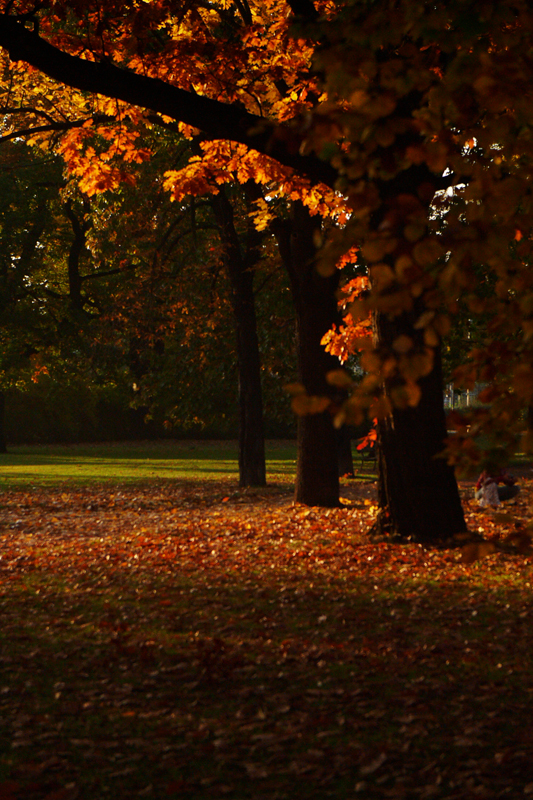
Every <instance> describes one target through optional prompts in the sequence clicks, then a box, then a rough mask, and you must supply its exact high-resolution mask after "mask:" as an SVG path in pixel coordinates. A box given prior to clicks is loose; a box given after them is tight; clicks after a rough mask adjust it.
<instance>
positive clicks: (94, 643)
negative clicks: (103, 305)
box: [0, 481, 533, 800]
mask: <svg viewBox="0 0 533 800" xmlns="http://www.w3.org/2000/svg"><path fill="white" fill-rule="evenodd" d="M523 487H524V488H523V492H522V494H521V496H520V502H519V503H516V504H515V505H514V506H510V507H508V508H506V509H505V515H502V513H501V512H500V511H498V512H492V511H490V510H489V511H483V512H480V511H479V510H478V509H477V507H476V506H475V504H474V502H473V500H472V497H471V494H472V491H471V487H468V486H464V487H463V490H464V494H465V497H464V503H465V511H466V514H467V518H468V521H469V526H470V529H471V530H473V531H475V532H477V533H478V534H479V536H480V541H479V542H474V543H472V542H470V543H467V544H463V545H462V546H461V547H457V548H454V549H447V550H437V549H434V550H431V549H424V548H423V547H421V546H419V545H415V544H404V545H398V544H390V543H386V542H381V543H372V542H370V541H369V539H368V538H367V536H366V532H367V531H368V529H369V527H370V525H371V523H372V521H373V519H374V516H375V512H376V507H375V495H374V489H373V487H372V486H370V485H366V486H357V487H356V486H354V485H353V484H351V485H346V486H344V487H343V495H345V497H344V507H343V508H341V509H329V510H327V509H318V508H308V507H304V506H299V505H295V504H293V503H292V502H291V498H290V496H289V494H288V491H287V488H286V487H281V486H278V487H273V488H269V489H265V490H248V491H247V492H239V491H238V490H237V489H236V487H235V485H234V484H231V483H230V482H226V483H224V482H221V483H219V484H210V485H208V486H207V485H205V484H201V483H192V482H179V483H178V482H172V483H171V482H168V483H164V482H160V483H153V484H143V485H140V486H138V487H132V486H131V485H130V486H127V487H114V488H109V486H107V487H106V488H100V489H98V488H94V489H89V488H86V489H83V488H77V489H72V488H68V487H65V488H62V489H57V490H46V491H45V490H43V489H41V488H38V487H35V488H33V489H26V490H18V491H6V492H4V493H3V494H2V495H1V496H0V512H1V523H0V614H1V619H2V626H1V631H0V723H1V724H0V798H1V800H21V799H22V798H29V800H41V799H43V800H44V798H47V800H74V799H75V798H87V800H92V798H96V797H98V798H100V797H104V798H105V797H110V796H113V797H115V798H119V799H120V800H121V799H122V798H124V800H125V799H126V798H131V797H149V798H150V797H151V798H168V797H170V798H171V797H180V798H182V797H190V798H200V799H201V798H211V797H220V796H228V797H235V798H259V797H260V798H271V799H272V800H274V798H278V799H279V800H281V799H282V798H287V800H288V799H289V798H294V797H298V798H300V797H301V798H316V799H317V800H318V798H328V797H331V798H353V797H365V798H418V797H420V798H426V797H427V798H430V797H431V798H433V797H435V798H450V800H451V799H452V798H477V797H480V798H493V797H511V798H512V797H523V796H524V795H525V796H527V795H528V794H531V786H533V759H532V758H531V755H532V747H533V734H532V733H531V726H530V706H531V692H532V691H533V690H532V689H531V686H532V685H533V684H532V680H531V679H532V677H533V675H532V656H531V653H532V652H533V647H532V644H533V642H532V640H531V633H530V630H531V619H532V615H533V604H532V595H531V583H532V578H533V574H532V566H533V562H532V559H531V555H530V552H529V546H526V544H527V543H525V539H524V540H522V539H520V536H519V537H518V538H519V540H520V541H519V542H518V545H517V544H516V534H517V533H518V534H520V535H522V534H523V535H524V536H525V537H526V538H527V536H528V530H529V528H528V526H529V524H530V517H531V511H530V508H529V505H530V502H529V494H530V484H529V483H528V482H527V481H524V482H523ZM513 536H514V537H515V538H514V539H513ZM481 537H482V538H481ZM471 544H475V545H476V547H478V546H481V545H484V546H485V547H486V546H487V545H489V544H490V545H491V547H488V549H486V552H480V551H479V550H478V551H477V552H476V553H475V554H474V557H472V554H470V555H468V551H467V552H466V555H465V548H468V547H469V546H470V545H471ZM481 556H484V557H483V558H481Z"/></svg>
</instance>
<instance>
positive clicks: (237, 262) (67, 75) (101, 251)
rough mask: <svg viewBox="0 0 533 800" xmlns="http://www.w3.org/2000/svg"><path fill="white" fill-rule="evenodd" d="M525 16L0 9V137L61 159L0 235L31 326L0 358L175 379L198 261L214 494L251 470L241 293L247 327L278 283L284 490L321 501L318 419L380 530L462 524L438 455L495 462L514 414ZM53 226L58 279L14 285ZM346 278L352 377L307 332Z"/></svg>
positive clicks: (526, 341) (14, 307)
mask: <svg viewBox="0 0 533 800" xmlns="http://www.w3.org/2000/svg"><path fill="white" fill-rule="evenodd" d="M532 31H533V14H532V11H531V10H530V7H529V4H528V3H527V2H525V0H510V2H508V3H506V4H505V5H504V4H494V3H489V2H487V1H486V0H485V1H484V0H482V1H481V2H478V1H477V0H476V2H474V1H473V0H452V1H451V2H446V3H444V2H432V3H426V2H412V0H368V1H363V0H345V2H340V0H339V2H333V1H332V2H329V0H319V1H318V0H317V2H312V0H287V1H286V0H258V2H248V0H234V2H226V1H225V0H220V2H219V1H218V0H214V1H213V2H209V3H204V2H194V1H193V2H191V3H188V2H177V1H176V0H153V1H152V2H145V1H144V0H129V1H128V2H126V3H122V2H121V3H116V2H114V0H88V1H87V2H85V1H84V2H80V1H79V0H62V1H61V2H59V1H58V2H54V0H43V1H42V2H35V3H32V2H26V1H25V0H9V1H8V2H5V3H4V4H3V7H2V13H0V47H1V48H2V85H1V92H2V99H1V103H2V112H3V117H2V119H3V132H2V136H1V137H0V144H1V147H4V148H5V147H6V145H7V144H11V145H13V150H12V151H4V152H8V153H9V152H13V153H14V152H15V151H17V152H18V149H19V147H20V143H21V142H22V141H24V142H26V143H27V145H28V146H31V147H33V148H37V150H39V151H40V152H41V154H45V155H46V158H44V157H43V156H41V157H42V158H43V161H46V160H47V159H49V166H48V167H47V169H50V170H51V171H52V172H53V171H54V170H55V171H56V172H60V170H59V167H58V166H57V165H58V161H57V159H58V158H61V159H62V161H63V162H64V165H65V166H64V171H63V172H62V173H61V174H60V175H59V176H58V175H55V176H54V177H51V178H50V179H48V178H47V179H46V180H44V181H42V182H40V183H39V185H38V186H37V185H36V186H35V187H34V191H33V194H32V195H31V196H32V213H31V214H30V215H29V217H28V220H26V222H25V223H24V224H19V223H17V224H18V229H17V230H14V233H13V237H14V238H13V242H14V243H15V242H16V241H17V240H20V241H18V245H17V246H18V248H19V249H18V250H17V254H16V256H15V257H11V259H10V260H9V259H8V260H7V261H6V262H5V266H4V268H3V276H4V277H3V280H4V288H3V290H2V292H3V298H2V303H3V313H4V316H5V318H6V320H7V321H9V320H11V319H12V324H13V325H14V326H15V328H16V329H17V330H18V331H21V330H22V327H21V322H20V321H18V320H19V317H20V319H21V318H22V316H23V315H28V319H31V320H32V321H31V323H30V322H28V323H27V324H26V323H24V326H25V330H30V328H29V326H30V324H31V326H33V327H32V328H31V335H29V334H28V335H26V334H25V335H24V336H20V335H19V334H17V335H15V336H12V337H9V342H10V343H9V346H8V345H7V344H6V346H5V347H3V348H2V359H3V360H4V359H5V361H6V367H5V369H4V368H3V370H4V372H5V373H6V374H7V372H9V370H11V369H15V368H16V365H17V364H18V363H19V360H20V359H24V358H31V357H33V358H34V361H36V354H37V353H38V352H40V350H41V349H42V346H43V345H42V343H43V342H45V341H46V342H48V343H49V344H48V346H49V347H52V346H53V347H55V348H56V350H57V356H58V359H61V363H62V364H65V365H67V367H68V364H69V363H71V362H72V361H73V360H74V361H79V360H80V358H81V356H80V354H81V353H82V352H84V349H85V348H88V347H89V348H93V349H95V350H97V351H98V358H96V357H92V358H89V359H88V361H87V363H91V364H92V367H91V368H92V369H99V370H101V373H102V375H105V374H106V371H108V370H109V369H110V368H111V366H110V365H111V364H116V363H118V362H117V359H114V358H113V348H116V347H123V348H125V352H126V351H127V355H128V358H129V369H130V370H131V372H132V374H135V371H137V373H138V376H139V379H138V381H137V382H136V383H138V384H139V385H144V386H146V385H148V383H149V382H150V381H156V382H158V381H163V382H167V385H170V384H172V383H173V384H174V385H175V383H176V376H175V375H174V376H173V375H172V371H173V366H172V365H173V364H174V369H176V366H177V364H178V359H177V357H176V355H175V353H173V350H172V344H171V342H170V341H169V339H171V338H172V337H169V336H168V333H169V331H171V330H172V329H173V328H175V326H182V328H183V330H186V331H189V332H190V331H192V330H193V329H198V330H202V329H203V328H205V324H206V318H205V314H204V308H205V301H204V300H202V298H203V297H205V293H209V286H210V285H212V284H210V277H211V276H212V274H213V270H214V271H216V269H217V268H218V267H217V265H218V266H220V265H223V267H224V270H225V275H226V281H227V284H226V286H227V294H226V299H225V302H227V304H228V307H230V308H231V312H232V315H233V320H234V326H235V330H236V332H237V338H236V341H237V362H238V368H239V382H240V390H239V401H240V418H241V428H240V430H241V448H240V451H241V464H240V472H241V482H242V483H243V484H247V483H261V482H262V481H263V480H264V453H263V452H262V451H261V442H262V436H261V425H262V410H261V392H260V376H261V360H260V357H259V356H260V349H261V348H260V338H261V334H260V333H259V334H258V326H257V319H256V311H255V305H254V292H255V293H256V292H257V289H258V285H259V284H260V283H261V282H262V283H264V286H263V288H262V291H265V292H267V294H268V296H269V298H268V299H269V302H271V303H272V308H273V313H272V315H271V316H272V317H275V316H276V313H277V312H276V310H275V309H276V308H277V309H281V308H283V313H280V318H283V319H287V315H286V307H285V305H284V304H285V302H286V298H287V296H288V295H287V291H288V290H290V296H291V298H292V305H293V309H294V316H295V319H296V329H297V334H296V340H295V349H296V357H297V361H298V370H299V380H300V385H299V386H296V387H293V390H294V394H295V398H294V404H295V406H296V408H297V409H298V410H299V411H300V414H301V415H300V417H299V422H298V427H299V433H298V442H299V456H298V468H297V482H296V499H297V500H300V501H302V502H304V503H307V504H311V505H312V504H317V505H326V506H334V505H336V504H338V502H339V482H338V469H337V460H336V436H335V425H337V426H338V425H341V424H342V423H343V422H344V421H348V422H356V423H360V422H362V421H363V420H364V419H365V418H369V419H373V418H376V419H377V421H378V422H377V426H378V441H379V453H380V456H379V502H380V515H379V518H378V523H377V527H378V529H379V530H380V532H381V533H386V534H388V535H397V536H400V537H411V538H413V539H415V540H417V541H445V540H447V539H448V538H450V537H452V536H453V535H454V534H457V533H460V532H462V531H463V530H464V528H465V522H464V517H463V512H462V509H461V504H460V500H459V494H458V490H457V484H456V481H455V477H454V472H453V468H454V466H455V465H466V466H474V467H479V466H480V465H482V464H483V459H484V458H485V456H484V452H485V451H486V452H487V453H488V456H487V457H489V458H491V459H494V458H495V457H496V456H497V457H498V458H505V454H506V453H507V452H510V451H511V450H512V448H513V447H516V446H517V442H518V441H519V437H520V435H521V433H522V432H523V430H524V427H525V424H526V423H525V417H524V415H525V414H526V412H527V409H528V407H530V406H533V336H532V332H533V323H532V322H531V318H532V309H533V277H532V274H531V270H530V268H529V259H530V248H531V230H532V224H531V222H532V220H531V214H532V199H531V180H532V177H531V176H532V171H531V161H532V155H533V149H532V148H533V138H532V131H533V111H532V108H533V106H532V103H531V96H530V95H531V91H532V86H533V74H532V72H533V60H532V56H531V44H530V42H531V32H532ZM32 152H35V150H32ZM18 157H19V156H17V158H18ZM147 176H149V177H148V178H147ZM147 180H148V181H150V180H151V182H152V187H151V188H152V190H151V191H150V192H147V190H146V187H147V185H148V184H147ZM52 185H54V186H55V189H54V190H53V191H54V192H55V194H54V197H53V199H52V200H48V197H47V195H46V192H47V191H52V189H51V188H50V187H51V186H52ZM142 187H144V189H143V188H142ZM3 213H4V214H5V215H6V218H9V216H10V214H9V208H6V210H5V212H3ZM50 214H52V217H53V220H54V221H51V220H50V219H48V217H47V215H50ZM16 227H17V225H15V228H16ZM210 228H216V230H217V234H218V235H217V237H216V244H214V243H213V242H214V239H213V238H212V237H211V236H210V235H208V233H207V232H208V231H209V229H210ZM50 231H52V232H53V235H52V237H51V238H52V240H53V241H51V242H50V244H47V243H46V237H48V235H49V232H50ZM62 231H63V232H64V236H65V237H66V240H68V242H69V245H68V247H69V250H68V258H67V263H66V270H62V271H61V272H60V274H59V273H58V275H57V278H56V281H57V285H55V284H54V282H53V281H52V280H51V279H50V277H47V278H46V280H45V281H44V282H42V283H39V281H38V274H39V273H38V270H39V269H40V265H41V263H42V259H43V258H44V257H45V255H46V258H52V259H53V255H52V253H53V250H54V248H55V247H56V246H59V244H58V243H59V238H60V235H61V232H62ZM67 231H68V236H67ZM14 246H15V245H14ZM63 247H64V243H63ZM187 248H188V249H187ZM211 248H215V250H213V249H211ZM124 250H126V251H127V253H128V256H127V257H124V255H123V252H124ZM177 250H179V251H180V258H176V257H175V256H176V252H177ZM43 251H44V252H43ZM87 252H90V253H91V258H90V259H89V258H87V259H86V262H87V263H86V264H85V267H83V268H82V266H81V265H82V262H83V259H84V258H86V253H87ZM276 263H278V264H279V263H281V264H283V266H284V269H285V274H286V279H285V280H286V286H285V289H283V287H282V286H281V284H280V283H279V280H280V278H279V272H278V271H277V270H276V269H275V268H273V267H272V265H274V264H276ZM341 264H347V265H348V266H347V267H345V270H344V272H343V271H342V270H340V269H339V267H340V265H341ZM271 267H272V271H271V272H269V270H270V269H271ZM86 268H87V271H85V270H86ZM345 274H346V276H347V279H353V277H354V275H360V276H362V275H366V276H368V278H369V286H368V289H364V290H363V291H362V292H361V293H359V294H358V296H356V297H354V298H352V299H353V302H351V304H350V306H349V312H350V313H349V317H347V318H346V320H345V327H346V328H347V329H349V328H350V326H354V325H357V323H358V322H360V321H361V320H363V321H364V320H366V319H368V317H369V315H370V317H371V320H372V325H371V331H372V335H371V336H370V337H369V336H366V337H361V336H358V335H351V336H350V335H348V334H347V335H346V341H349V342H350V348H352V349H354V348H355V349H356V350H358V351H360V352H361V356H360V362H361V366H362V368H363V369H364V371H365V375H364V378H363V379H362V380H359V381H357V382H354V381H353V380H352V379H351V378H350V377H349V376H347V375H345V374H343V373H340V372H339V370H338V359H337V357H336V355H335V350H334V348H331V347H330V348H329V349H330V350H332V352H327V351H326V350H325V348H324V344H323V340H324V337H326V338H327V337H328V336H329V334H328V332H329V331H331V329H332V327H333V326H336V330H337V331H338V330H339V311H338V300H339V293H338V289H339V282H340V281H343V280H344V277H343V276H344V275H345ZM261 276H263V278H264V280H263V281H262V280H261ZM272 276H274V277H272ZM38 288H39V291H37V290H38ZM39 292H42V294H43V297H44V298H45V299H46V302H47V304H48V305H50V303H51V302H52V300H53V301H55V302H56V303H57V308H58V310H57V311H56V312H55V316H49V315H46V317H45V316H44V315H42V314H39V303H40V300H39V297H37V296H36V295H39ZM190 293H191V296H189V294H190ZM39 296H40V295H39ZM111 298H112V302H110V300H111ZM65 303H66V304H67V305H68V314H67V313H65V311H64V304H65ZM62 304H63V305H62ZM267 306H268V303H267V304H266V305H265V306H264V307H265V308H266V307H267ZM60 307H61V308H60ZM186 318H187V319H186ZM44 319H46V325H48V324H49V321H50V320H51V319H53V320H55V325H54V326H53V327H54V330H53V331H49V330H46V325H45V324H44ZM9 324H11V322H10V323H9ZM274 324H275V323H274ZM6 325H8V323H7V322H6ZM43 325H44V329H43ZM61 326H63V329H64V330H63V333H62V334H61V336H59V337H58V338H57V340H54V341H53V342H52V340H51V339H50V337H52V339H53V337H54V336H57V335H58V333H59V330H60V328H61ZM65 326H68V332H66V331H65ZM106 326H107V331H108V336H107V338H106V336H105V335H104V331H105V330H106ZM8 327H9V326H8ZM465 327H466V328H468V329H469V330H474V329H475V330H476V340H475V341H474V344H475V347H474V348H473V349H471V350H470V351H469V350H468V348H465V349H464V351H463V352H461V353H460V361H461V363H460V365H459V366H458V368H457V380H458V382H459V383H460V385H462V386H464V387H469V386H473V385H474V384H476V383H483V384H484V385H485V388H484V390H483V392H482V393H481V395H480V399H481V401H482V406H481V407H480V408H479V409H477V410H476V411H475V412H474V413H473V414H472V415H471V417H470V418H469V419H468V420H464V419H456V420H454V426H455V427H456V429H457V435H456V436H455V437H454V438H453V439H452V440H451V441H450V442H449V443H448V444H446V440H447V430H446V419H445V415H444V409H443V394H442V354H441V350H442V346H443V342H444V345H445V347H446V342H447V340H448V338H449V337H453V334H454V332H456V331H457V330H463V329H464V328H465ZM7 329H8V328H6V330H7ZM91 334H92V335H91ZM95 334H96V335H95ZM6 335H7V334H6ZM47 337H48V338H47ZM288 339H289V337H287V340H286V348H287V351H289V350H290V348H291V346H292V337H291V341H290V342H289V341H288ZM58 342H60V344H58ZM205 346H206V347H209V346H210V345H209V342H208V341H207V340H206V342H205ZM278 346H279V342H278ZM69 348H70V350H71V352H70V353H69V352H68V350H69ZM33 350H35V351H36V353H33ZM60 351H62V352H60ZM278 352H279V351H278ZM92 355H93V356H94V354H92ZM194 357H195V358H196V357H197V358H198V359H200V358H201V352H198V353H195V356H194ZM277 358H278V356H277V355H276V356H275V358H274V359H273V364H272V370H273V371H275V370H276V366H275V364H274V362H276V361H277ZM37 366H38V365H37ZM194 379H195V378H194V377H193V378H192V380H191V383H192V382H194ZM209 379H210V380H212V381H213V390H214V391H215V390H216V387H215V382H216V378H215V377H213V378H211V376H209ZM6 380H7V379H6ZM196 380H200V378H199V377H198V375H197V376H196ZM201 380H203V381H205V380H206V378H205V377H203V378H201ZM169 382H170V383H169ZM303 412H306V413H303ZM482 434H483V436H482ZM528 443H529V439H528V436H527V435H526V437H525V440H524V444H525V445H526V446H527V445H528ZM445 448H447V449H446V454H445V455H443V453H444V452H445Z"/></svg>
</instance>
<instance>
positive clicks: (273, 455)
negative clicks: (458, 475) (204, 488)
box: [0, 441, 372, 489]
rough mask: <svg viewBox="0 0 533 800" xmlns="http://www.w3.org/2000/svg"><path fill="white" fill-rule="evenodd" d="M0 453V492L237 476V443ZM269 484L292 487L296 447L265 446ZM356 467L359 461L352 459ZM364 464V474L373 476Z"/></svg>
mask: <svg viewBox="0 0 533 800" xmlns="http://www.w3.org/2000/svg"><path fill="white" fill-rule="evenodd" d="M9 450H10V451H9V453H4V454H0V489H10V488H15V487H22V486H25V485H49V486H53V485H57V484H62V483H68V484H71V485H79V486H83V485H92V484H101V483H134V482H144V481H147V480H148V481H152V480H176V479H181V480H191V481H218V480H221V479H223V480H235V479H237V477H238V474H239V465H238V449H237V442H235V441H220V442H214V441H213V442H202V441H163V442H129V443H123V442H122V443H108V444H79V445H46V446H30V445H28V446H18V447H11V448H10V449H9ZM266 453H267V480H268V482H269V483H290V482H291V481H292V480H293V479H294V473H295V469H296V444H295V442H292V441H269V442H267V445H266ZM355 460H356V462H357V466H360V463H359V462H360V458H358V457H357V453H356V454H355ZM371 466H372V465H371V464H370V466H368V465H365V467H364V474H363V469H362V470H361V477H365V475H366V474H367V473H370V472H371Z"/></svg>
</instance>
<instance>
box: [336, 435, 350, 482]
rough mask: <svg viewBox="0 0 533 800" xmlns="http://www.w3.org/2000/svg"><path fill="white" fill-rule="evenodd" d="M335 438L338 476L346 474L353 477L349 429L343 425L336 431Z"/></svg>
mask: <svg viewBox="0 0 533 800" xmlns="http://www.w3.org/2000/svg"><path fill="white" fill-rule="evenodd" d="M336 434H337V435H336V438H337V463H338V468H339V477H340V478H342V476H343V475H344V476H348V477H349V478H353V477H354V468H353V453H352V439H351V436H350V431H349V429H348V428H347V427H346V425H343V426H342V427H341V428H339V429H338V430H337V431H336Z"/></svg>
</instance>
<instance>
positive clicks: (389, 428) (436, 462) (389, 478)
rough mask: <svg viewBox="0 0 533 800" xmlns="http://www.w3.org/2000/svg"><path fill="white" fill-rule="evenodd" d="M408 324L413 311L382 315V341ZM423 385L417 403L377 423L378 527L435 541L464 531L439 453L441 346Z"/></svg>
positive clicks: (452, 482)
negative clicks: (410, 312) (397, 315)
mask: <svg viewBox="0 0 533 800" xmlns="http://www.w3.org/2000/svg"><path fill="white" fill-rule="evenodd" d="M410 322H411V319H410V315H402V316H401V317H400V318H399V319H398V318H397V319H395V320H392V321H391V320H389V319H387V318H386V317H385V316H383V315H379V318H378V320H377V328H378V335H379V337H380V340H381V341H382V342H383V341H386V342H390V341H393V340H394V338H396V337H397V336H398V335H399V334H400V333H405V332H406V331H407V330H409V328H406V324H407V325H409V324H410ZM409 333H410V335H411V337H412V338H413V339H414V340H416V338H417V337H420V331H416V330H413V329H412V328H411V329H410V330H409ZM419 387H420V389H421V398H420V401H419V403H418V405H416V406H415V407H407V408H395V409H394V410H393V412H392V414H391V415H390V416H389V417H387V418H386V419H383V420H381V421H380V422H379V423H378V500H379V508H380V511H379V515H378V520H377V522H376V526H375V527H376V530H377V531H378V532H379V533H380V534H384V535H392V536H396V537H401V538H411V539H413V540H414V541H417V542H424V543H431V542H433V543H437V542H444V541H446V540H447V539H450V538H451V537H452V536H453V535H454V534H456V533H461V532H463V531H465V530H466V523H465V519H464V514H463V509H462V505H461V499H460V496H459V490H458V487H457V481H456V479H455V475H454V471H453V468H452V467H450V466H449V465H448V464H447V462H446V459H445V458H442V457H441V455H440V454H441V453H442V451H443V449H444V440H445V438H446V435H447V431H446V416H445V413H444V403H443V380H442V367H441V356H440V347H437V348H435V355H434V364H433V369H432V371H431V372H430V374H429V375H427V376H425V377H423V378H421V379H420V381H419ZM387 388H392V387H390V386H388V387H387V386H386V389H387Z"/></svg>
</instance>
